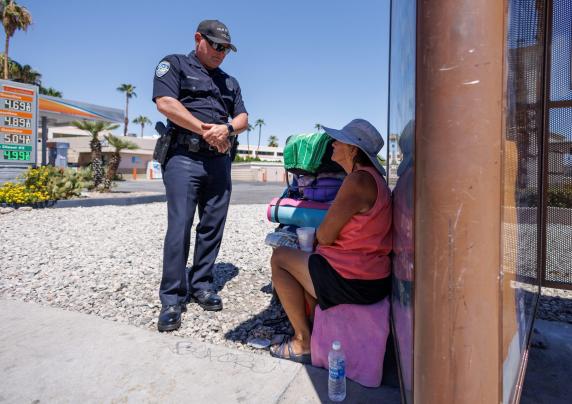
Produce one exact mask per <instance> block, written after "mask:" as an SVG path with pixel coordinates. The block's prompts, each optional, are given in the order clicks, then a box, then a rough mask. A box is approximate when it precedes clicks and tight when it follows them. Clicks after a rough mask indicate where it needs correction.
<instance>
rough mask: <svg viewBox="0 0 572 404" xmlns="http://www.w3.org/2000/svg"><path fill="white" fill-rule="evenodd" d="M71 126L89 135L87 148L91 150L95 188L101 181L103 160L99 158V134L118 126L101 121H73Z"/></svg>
mask: <svg viewBox="0 0 572 404" xmlns="http://www.w3.org/2000/svg"><path fill="white" fill-rule="evenodd" d="M72 125H73V126H75V127H76V128H78V129H81V130H85V131H87V132H89V133H90V134H91V141H90V142H89V148H90V149H91V169H92V172H93V186H94V188H97V187H98V186H99V185H100V184H101V182H102V181H103V159H102V157H101V142H100V140H99V133H100V132H102V131H104V130H105V131H110V130H114V129H117V128H118V127H119V125H117V124H111V123H109V122H102V121H97V122H95V121H74V122H72Z"/></svg>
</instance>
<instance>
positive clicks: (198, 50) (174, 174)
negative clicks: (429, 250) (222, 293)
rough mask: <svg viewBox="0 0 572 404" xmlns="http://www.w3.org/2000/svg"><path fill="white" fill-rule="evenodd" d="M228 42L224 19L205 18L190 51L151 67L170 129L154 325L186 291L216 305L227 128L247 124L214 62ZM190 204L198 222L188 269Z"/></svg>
mask: <svg viewBox="0 0 572 404" xmlns="http://www.w3.org/2000/svg"><path fill="white" fill-rule="evenodd" d="M231 50H232V51H234V52H236V47H235V46H234V45H233V44H232V43H231V39H230V34H229V32H228V29H227V27H226V26H225V25H224V24H223V23H222V22H220V21H217V20H205V21H202V22H201V23H200V24H199V26H198V28H197V32H196V33H195V50H194V51H193V52H191V53H190V54H189V55H169V56H167V57H165V58H164V59H163V60H162V61H161V62H160V63H159V65H158V66H157V68H156V70H155V78H154V82H153V101H154V102H155V103H156V105H157V109H158V110H159V112H161V113H162V114H163V115H165V116H166V117H167V119H168V127H169V128H170V130H171V131H172V132H171V133H173V134H174V137H173V140H172V142H171V146H170V149H169V153H168V155H167V159H166V161H165V163H164V165H163V182H164V184H165V189H166V192H167V208H168V227H167V234H166V236H165V245H164V253H163V278H162V280H161V286H160V290H159V296H160V298H161V304H162V306H163V307H162V309H161V313H160V315H159V321H158V324H157V326H158V329H159V331H172V330H176V329H177V328H179V327H180V325H181V311H182V310H183V311H184V310H185V304H186V303H187V301H188V300H187V295H189V296H190V300H191V301H194V302H197V303H198V304H199V305H200V306H201V307H202V308H203V309H205V310H222V300H221V298H220V297H219V296H218V295H217V294H216V292H215V291H214V290H213V267H214V263H215V260H216V257H217V255H218V251H219V248H220V244H221V240H222V234H223V230H224V224H225V220H226V215H227V211H228V204H229V200H230V193H231V179H230V166H231V158H230V155H229V151H230V148H231V146H232V144H231V139H233V138H234V137H233V136H231V135H236V134H238V133H240V132H242V131H244V130H245V129H246V127H247V126H248V114H247V112H246V109H245V107H244V103H243V101H242V95H241V91H240V86H239V85H238V81H237V80H236V79H235V78H234V77H232V76H229V75H228V74H226V73H225V72H224V71H222V70H221V69H220V68H219V66H220V65H221V63H222V62H223V60H224V58H225V57H226V55H227V54H228V53H229V52H230V51H231ZM229 120H230V122H229ZM196 207H198V213H199V223H198V225H197V228H196V239H195V251H194V254H193V265H192V267H191V270H190V272H189V274H188V275H187V273H186V266H187V260H188V257H189V247H190V236H191V226H192V224H193V218H194V215H195V209H196ZM187 276H188V279H187ZM187 283H188V289H189V290H187Z"/></svg>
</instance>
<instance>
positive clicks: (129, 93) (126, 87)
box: [117, 83, 137, 136]
mask: <svg viewBox="0 0 572 404" xmlns="http://www.w3.org/2000/svg"><path fill="white" fill-rule="evenodd" d="M117 91H119V92H122V93H125V128H123V136H127V125H129V98H132V97H137V94H135V86H134V85H133V84H125V83H124V84H121V85H120V86H119V87H117Z"/></svg>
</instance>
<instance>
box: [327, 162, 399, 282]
mask: <svg viewBox="0 0 572 404" xmlns="http://www.w3.org/2000/svg"><path fill="white" fill-rule="evenodd" d="M359 170H361V171H367V172H368V173H370V174H371V175H372V176H373V178H375V182H376V184H377V199H376V201H375V203H374V205H373V206H372V208H371V209H370V210H369V211H367V212H365V213H358V214H356V215H354V216H352V217H351V219H350V220H349V221H348V222H347V223H346V224H345V225H344V227H342V229H341V231H340V234H338V238H337V239H336V241H334V243H333V244H332V245H319V246H318V248H317V249H316V253H318V254H320V255H322V256H323V257H324V258H326V260H328V262H329V263H330V265H331V266H332V268H334V269H335V270H336V271H337V272H338V273H339V274H340V275H341V276H342V277H344V278H346V279H363V280H372V279H382V278H386V277H388V276H389V274H390V271H391V269H390V259H389V256H388V255H389V253H390V252H391V243H392V239H391V216H392V214H391V192H390V190H389V187H388V186H387V183H386V182H385V180H384V179H383V178H382V177H381V175H380V174H379V172H378V171H377V170H376V169H375V168H373V167H364V168H360V169H359Z"/></svg>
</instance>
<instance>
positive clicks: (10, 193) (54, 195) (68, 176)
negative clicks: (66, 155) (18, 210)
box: [0, 166, 91, 205]
mask: <svg viewBox="0 0 572 404" xmlns="http://www.w3.org/2000/svg"><path fill="white" fill-rule="evenodd" d="M18 180H20V182H19V183H13V182H7V183H5V184H3V185H2V186H0V203H7V204H12V205H26V204H34V203H38V202H44V201H49V200H51V201H54V200H58V199H69V198H72V197H74V196H79V195H80V194H81V191H82V189H83V188H84V187H85V185H86V183H88V182H89V181H90V180H91V174H90V172H89V171H88V170H77V171H76V170H72V169H69V168H68V169H62V168H56V167H51V166H43V167H38V168H29V169H28V170H26V171H25V172H24V174H22V175H21V176H20V177H18Z"/></svg>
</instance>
